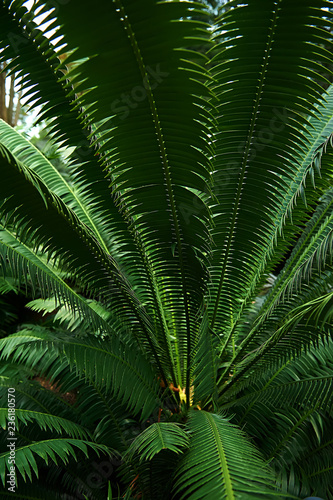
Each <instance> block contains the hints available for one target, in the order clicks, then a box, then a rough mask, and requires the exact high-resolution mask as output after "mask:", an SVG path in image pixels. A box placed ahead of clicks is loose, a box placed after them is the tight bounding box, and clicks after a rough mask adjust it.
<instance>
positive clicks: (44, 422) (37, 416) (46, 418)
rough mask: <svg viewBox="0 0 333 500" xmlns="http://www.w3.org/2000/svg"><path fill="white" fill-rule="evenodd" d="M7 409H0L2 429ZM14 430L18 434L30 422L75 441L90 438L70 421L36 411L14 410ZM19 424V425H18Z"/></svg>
mask: <svg viewBox="0 0 333 500" xmlns="http://www.w3.org/2000/svg"><path fill="white" fill-rule="evenodd" d="M7 417H8V408H0V425H1V427H2V428H3V429H6V428H7V425H6V424H7ZM15 417H16V425H15V427H16V429H17V431H18V432H19V431H20V426H21V425H22V426H24V425H29V423H30V422H36V424H37V425H38V426H39V427H40V428H41V429H43V430H50V431H52V430H53V431H56V432H57V433H58V434H63V433H66V434H68V436H69V437H71V438H75V439H83V440H87V439H89V438H91V436H89V435H88V432H87V430H85V429H84V428H83V427H81V426H79V425H77V424H76V423H74V422H71V421H70V420H67V419H64V418H61V417H58V416H57V415H49V414H48V413H42V412H38V411H31V410H25V409H21V408H16V409H15ZM19 422H20V424H19Z"/></svg>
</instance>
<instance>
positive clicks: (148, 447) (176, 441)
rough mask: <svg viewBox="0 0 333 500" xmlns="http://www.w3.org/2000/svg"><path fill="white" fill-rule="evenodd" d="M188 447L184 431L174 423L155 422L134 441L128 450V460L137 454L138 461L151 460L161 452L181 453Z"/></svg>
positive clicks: (187, 438) (187, 439)
mask: <svg viewBox="0 0 333 500" xmlns="http://www.w3.org/2000/svg"><path fill="white" fill-rule="evenodd" d="M188 445H189V437H188V435H187V434H186V432H185V430H184V429H183V428H182V427H180V425H179V424H177V423H175V422H156V423H154V424H152V425H150V426H149V427H148V428H147V429H146V430H144V431H143V432H142V433H141V434H139V436H138V437H136V438H135V439H134V441H133V442H132V444H131V446H130V447H129V448H128V451H127V454H128V457H129V458H133V456H134V455H135V454H138V456H139V460H140V461H142V460H151V459H152V458H153V457H154V456H155V455H156V454H157V453H159V452H160V451H161V450H170V451H173V452H174V453H182V452H183V450H184V448H187V447H188Z"/></svg>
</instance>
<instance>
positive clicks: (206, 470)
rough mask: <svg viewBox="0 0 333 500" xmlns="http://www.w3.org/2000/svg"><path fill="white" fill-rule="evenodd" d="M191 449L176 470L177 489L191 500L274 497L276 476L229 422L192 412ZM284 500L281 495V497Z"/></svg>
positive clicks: (205, 413) (190, 422)
mask: <svg viewBox="0 0 333 500" xmlns="http://www.w3.org/2000/svg"><path fill="white" fill-rule="evenodd" d="M188 428H189V431H190V433H191V441H190V448H189V450H188V452H187V453H186V454H185V456H184V460H183V462H182V463H181V465H180V467H179V470H178V471H177V481H176V483H175V487H176V490H177V491H178V492H179V493H181V498H189V499H205V498H207V499H212V500H213V499H216V500H217V499H219V500H220V499H228V500H234V499H238V498H239V499H240V498H244V499H245V498H246V499H250V498H251V499H252V498H253V499H256V500H258V499H259V498H265V499H266V498H267V499H268V498H274V497H277V498H278V497H279V496H280V495H279V494H277V493H274V486H273V484H274V475H273V473H272V472H270V471H269V469H268V467H267V465H266V464H265V462H264V461H263V459H262V458H261V457H260V456H259V453H258V451H257V450H256V449H255V447H254V446H253V445H252V444H251V443H250V442H249V441H248V440H247V438H246V437H245V436H244V434H243V433H242V432H241V430H240V429H238V428H237V427H236V426H235V425H233V424H231V423H230V421H229V419H227V418H224V417H222V416H221V415H216V414H211V413H207V412H204V411H195V410H194V411H192V412H191V413H190V419H189V423H188ZM280 498H281V496H280Z"/></svg>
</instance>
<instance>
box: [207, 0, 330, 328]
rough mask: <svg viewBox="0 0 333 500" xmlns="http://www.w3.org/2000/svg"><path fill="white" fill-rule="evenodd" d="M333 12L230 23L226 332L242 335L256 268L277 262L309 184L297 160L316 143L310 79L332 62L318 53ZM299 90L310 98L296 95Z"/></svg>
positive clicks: (224, 194)
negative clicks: (309, 127)
mask: <svg viewBox="0 0 333 500" xmlns="http://www.w3.org/2000/svg"><path fill="white" fill-rule="evenodd" d="M325 6H326V2H325V1H323V2H316V5H315V6H312V5H310V3H309V2H292V3H290V2H288V3H284V2H275V1H269V2H264V1H260V0H258V1H252V2H247V3H245V4H242V5H239V6H236V7H235V8H232V9H230V10H228V11H227V12H226V13H225V14H224V15H223V16H222V17H221V24H220V26H219V27H218V31H217V35H216V39H217V50H216V56H215V64H216V69H215V73H216V80H217V85H216V90H215V91H216V93H217V95H218V99H219V104H218V107H219V111H220V116H219V123H218V127H219V133H218V135H217V139H216V147H217V151H216V156H215V161H214V170H216V174H215V178H216V182H215V186H216V187H215V194H216V195H217V196H218V203H215V204H214V207H213V211H214V221H215V228H214V230H213V237H214V240H215V243H216V244H217V248H216V250H215V251H214V253H213V260H212V281H213V283H212V287H211V295H212V298H213V300H212V301H211V307H210V309H211V316H212V320H211V323H212V325H213V326H214V325H216V327H217V328H227V329H229V328H233V326H234V320H235V317H237V311H239V304H240V303H242V302H243V301H244V300H245V299H247V300H251V297H247V293H248V290H249V289H250V290H251V289H252V290H253V288H254V286H255V281H254V278H255V277H256V280H257V282H258V279H260V277H261V276H260V274H258V273H257V269H258V268H262V264H263V263H264V265H265V261H266V259H268V258H270V257H271V252H272V250H273V248H274V246H273V247H272V242H273V243H274V240H275V238H276V237H277V235H278V231H279V229H281V228H282V227H283V225H284V221H285V217H286V215H287V214H288V213H289V208H288V206H289V204H290V202H291V201H292V199H293V198H294V196H295V194H296V193H297V190H298V188H299V187H300V185H302V184H303V175H304V167H306V165H303V167H302V166H301V167H300V166H298V165H297V167H296V166H295V160H294V159H295V156H296V157H300V158H304V150H305V149H307V151H308V150H309V149H310V148H311V142H312V143H313V141H311V142H310V143H308V142H307V141H306V138H305V136H304V132H305V131H306V129H304V125H306V124H307V121H306V120H305V119H304V118H303V115H304V114H305V115H309V114H313V115H315V112H316V107H315V105H316V104H319V98H320V95H321V88H320V87H319V85H318V83H316V82H315V81H314V80H313V79H311V78H309V77H311V76H312V75H314V74H315V71H316V69H317V68H318V62H319V61H326V60H327V59H328V58H329V57H330V55H329V53H328V52H327V51H326V50H325V49H324V48H323V47H322V46H319V45H317V42H319V41H320V40H322V42H323V44H325V39H326V40H327V32H326V31H325V29H324V28H323V25H324V24H325V23H324V21H323V20H322V16H323V12H322V11H321V9H322V8H324V7H325ZM314 19H316V22H315V23H313V22H312V21H313V20H314ZM327 22H328V23H329V21H327ZM290 23H292V24H293V26H294V28H293V37H292V43H291V42H290ZM222 30H223V31H222ZM286 47H288V51H286ZM300 51H301V52H302V54H303V56H302V59H301V58H300V57H299V53H300ZM312 51H313V52H312ZM314 52H315V54H316V57H315V58H314V57H313V53H314ZM282 61H283V68H284V70H283V71H285V72H286V73H285V77H282V74H281V62H282ZM295 88H299V89H302V90H301V91H300V92H298V91H297V92H296V93H295V90H294V89H295ZM302 93H303V94H302ZM305 95H306V99H307V101H306V107H305V105H304V98H305ZM328 133H329V132H328ZM296 169H297V170H296ZM302 170H303V172H302ZM297 184H298V185H297ZM286 202H287V203H286ZM282 207H284V208H283V209H282V210H281V208H282ZM276 229H278V230H276ZM287 241H288V240H287ZM281 245H282V247H283V246H284V244H283V242H280V247H281Z"/></svg>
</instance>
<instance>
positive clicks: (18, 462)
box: [0, 438, 110, 486]
mask: <svg viewBox="0 0 333 500" xmlns="http://www.w3.org/2000/svg"><path fill="white" fill-rule="evenodd" d="M89 448H91V449H93V450H94V451H95V452H97V453H99V452H103V453H110V452H109V450H108V448H107V447H106V446H102V445H99V444H96V443H92V442H90V441H86V440H82V439H69V438H53V439H48V440H47V441H36V442H32V443H30V444H28V445H26V446H22V447H20V448H16V450H15V468H16V470H17V472H18V473H19V474H20V475H21V476H22V478H23V480H24V481H25V480H26V479H27V478H29V479H30V481H32V478H33V476H32V473H33V472H34V473H35V474H36V476H37V477H38V467H37V461H36V460H38V459H39V457H40V458H41V459H42V460H44V461H45V462H46V463H49V461H51V462H54V463H55V464H57V463H58V461H60V462H62V463H63V464H67V463H68V461H69V458H70V457H73V458H74V460H77V459H78V452H79V451H80V452H82V453H83V454H84V455H85V456H86V457H87V456H88V449H89ZM9 457H10V450H9V451H7V452H5V453H1V454H0V470H1V480H2V483H3V485H4V486H5V484H6V483H5V475H6V471H7V470H8V471H9V467H10V461H9Z"/></svg>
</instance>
